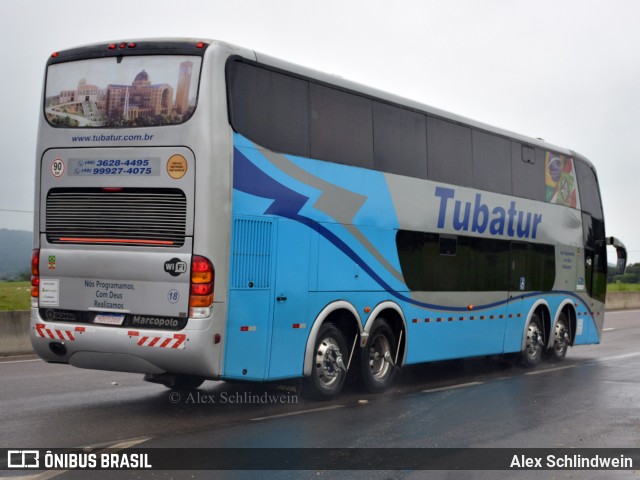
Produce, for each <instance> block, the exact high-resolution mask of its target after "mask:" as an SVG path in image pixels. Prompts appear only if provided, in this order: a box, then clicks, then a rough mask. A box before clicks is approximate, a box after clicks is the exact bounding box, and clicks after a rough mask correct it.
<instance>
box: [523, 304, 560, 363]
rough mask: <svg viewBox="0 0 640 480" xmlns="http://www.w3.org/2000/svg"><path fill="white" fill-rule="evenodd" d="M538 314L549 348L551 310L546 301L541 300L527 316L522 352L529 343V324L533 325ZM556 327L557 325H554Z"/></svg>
mask: <svg viewBox="0 0 640 480" xmlns="http://www.w3.org/2000/svg"><path fill="white" fill-rule="evenodd" d="M535 314H537V315H538V317H539V318H540V321H541V322H542V332H543V334H544V338H545V345H546V348H548V346H549V337H550V336H551V335H550V333H551V331H552V330H551V308H550V307H549V303H547V301H546V300H543V299H539V300H537V301H536V302H535V303H534V304H533V305H532V306H531V308H530V309H529V313H528V315H527V321H526V322H525V324H524V328H523V329H522V342H521V344H520V350H521V351H522V350H524V348H525V345H526V341H527V329H528V328H529V324H530V323H531V319H532V318H533V316H534V315H535ZM554 325H555V323H554Z"/></svg>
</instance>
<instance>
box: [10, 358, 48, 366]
mask: <svg viewBox="0 0 640 480" xmlns="http://www.w3.org/2000/svg"><path fill="white" fill-rule="evenodd" d="M41 361H42V360H40V359H39V358H30V359H29V360H9V361H8V362H3V361H2V360H0V365H6V364H7V363H27V362H41Z"/></svg>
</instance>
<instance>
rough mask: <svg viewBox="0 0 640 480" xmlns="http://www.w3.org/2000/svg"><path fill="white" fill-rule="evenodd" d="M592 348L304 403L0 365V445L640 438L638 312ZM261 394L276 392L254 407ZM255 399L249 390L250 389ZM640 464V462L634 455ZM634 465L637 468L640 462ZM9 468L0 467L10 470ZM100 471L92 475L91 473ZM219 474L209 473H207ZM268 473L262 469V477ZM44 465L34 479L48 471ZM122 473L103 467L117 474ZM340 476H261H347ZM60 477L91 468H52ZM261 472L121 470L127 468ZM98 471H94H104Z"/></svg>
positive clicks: (242, 390)
mask: <svg viewBox="0 0 640 480" xmlns="http://www.w3.org/2000/svg"><path fill="white" fill-rule="evenodd" d="M605 329H606V330H605V333H604V338H603V341H602V343H601V344H600V345H594V346H582V347H577V348H574V349H570V350H569V353H568V355H567V359H566V360H565V361H564V362H562V363H559V364H542V365H541V366H539V367H538V368H536V369H534V370H526V369H523V368H520V367H518V366H513V365H511V364H509V363H508V362H502V361H497V360H494V359H471V360H464V361H453V362H440V363H435V364H429V365H422V366H419V367H411V368H405V369H403V370H402V372H401V373H400V376H399V378H398V379H397V381H396V384H395V385H394V387H393V388H392V390H391V391H389V392H386V393H385V394H382V395H367V394H364V393H362V392H360V391H358V390H354V389H352V390H349V391H347V392H345V393H344V394H343V395H341V396H340V397H339V398H338V399H336V400H334V401H332V402H312V401H305V400H303V399H301V398H299V397H298V396H297V395H296V394H295V392H292V391H289V390H283V389H278V388H274V386H270V387H269V388H268V389H267V390H265V389H264V388H262V387H261V386H258V385H246V384H226V383H222V382H206V383H205V384H204V385H203V387H202V388H201V389H200V390H199V392H198V393H195V394H188V393H180V394H178V393H177V392H170V391H168V390H167V389H165V388H164V387H162V386H159V385H153V384H147V383H145V382H142V379H141V376H140V375H135V374H123V373H114V372H96V371H89V370H81V369H76V368H73V367H70V366H63V365H51V364H45V363H43V362H41V361H39V360H36V359H33V358H22V359H17V358H12V359H5V360H4V361H0V379H1V385H2V387H1V388H0V406H1V408H0V425H2V428H0V447H4V448H18V447H24V448H27V447H40V448H54V447H55V448H61V447H72V448H77V447H87V446H96V445H102V446H114V445H123V444H124V443H126V444H127V445H135V446H138V447H177V446H179V447H211V448H213V447H257V448H265V447H276V448H278V447H286V448H291V447H308V448H318V447H321V448H336V447H337V448H372V447H385V448H391V447H393V448H416V447H419V448H423V447H428V448H434V447H447V448H448V447H483V448H486V447H496V448H503V447H505V448H506V447H516V448H526V447H540V448H579V447H595V448H604V447H624V448H640V345H639V344H640V311H624V312H611V313H608V314H607V317H606V321H605ZM265 392H267V393H268V394H270V395H272V397H269V398H271V399H273V398H277V399H278V400H277V401H275V402H271V403H270V404H266V405H265V404H262V401H261V400H260V399H262V398H265V397H262V396H261V395H263V394H264V393H265ZM256 398H258V399H256ZM639 467H640V465H639ZM639 471H640V469H639ZM16 473H17V472H10V473H7V472H0V476H2V475H15V474H16ZM96 473H97V472H93V473H92V477H93V476H95V475H96ZM214 473H215V475H214ZM266 473H269V475H266ZM50 474H51V473H50V472H44V473H40V474H35V473H31V477H30V478H39V479H44V478H51V476H45V475H50ZM123 475H124V472H118V473H117V474H116V473H115V472H101V473H100V474H99V477H102V478H121V477H122V476H123ZM345 475H346V473H345V472H332V471H305V472H262V474H261V475H259V476H260V477H263V476H270V477H272V478H299V477H303V478H342V477H344V476H345ZM59 476H60V478H87V477H86V473H83V472H66V473H65V472H61V473H60V474H59ZM141 476H143V477H144V478H194V477H196V478H258V476H257V475H256V472H251V473H246V472H192V471H188V472H144V473H142V474H141V473H139V472H129V473H128V474H126V478H140V477H141ZM348 476H350V477H358V478H360V477H361V478H424V477H425V476H428V478H639V477H640V474H639V473H637V472H631V471H627V472H615V473H612V472H607V473H603V472H569V471H562V472H469V471H467V472H424V471H423V472H420V471H414V472H411V471H403V472H398V471H396V472H380V471H373V472H372V471H369V472H349V473H348ZM99 477H98V478H99Z"/></svg>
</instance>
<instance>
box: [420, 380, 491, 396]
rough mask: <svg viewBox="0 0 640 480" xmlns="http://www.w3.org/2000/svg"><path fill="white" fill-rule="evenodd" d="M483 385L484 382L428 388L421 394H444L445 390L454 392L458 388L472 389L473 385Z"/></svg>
mask: <svg viewBox="0 0 640 480" xmlns="http://www.w3.org/2000/svg"><path fill="white" fill-rule="evenodd" d="M483 383H484V382H469V383H460V384H458V385H450V386H448V387H440V388H430V389H429V390H423V391H422V393H434V392H444V391H447V390H456V389H458V388H465V387H473V386H474V385H482V384H483Z"/></svg>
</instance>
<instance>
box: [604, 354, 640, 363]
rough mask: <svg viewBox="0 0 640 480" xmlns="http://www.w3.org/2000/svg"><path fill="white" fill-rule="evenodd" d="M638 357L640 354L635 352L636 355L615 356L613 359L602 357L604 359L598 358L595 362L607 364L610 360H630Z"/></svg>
mask: <svg viewBox="0 0 640 480" xmlns="http://www.w3.org/2000/svg"><path fill="white" fill-rule="evenodd" d="M637 356H640V352H636V353H627V354H625V355H616V356H614V357H604V358H599V359H596V361H597V362H609V361H611V360H622V359H624V358H632V357H637Z"/></svg>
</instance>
